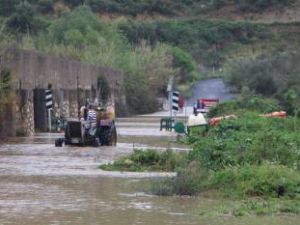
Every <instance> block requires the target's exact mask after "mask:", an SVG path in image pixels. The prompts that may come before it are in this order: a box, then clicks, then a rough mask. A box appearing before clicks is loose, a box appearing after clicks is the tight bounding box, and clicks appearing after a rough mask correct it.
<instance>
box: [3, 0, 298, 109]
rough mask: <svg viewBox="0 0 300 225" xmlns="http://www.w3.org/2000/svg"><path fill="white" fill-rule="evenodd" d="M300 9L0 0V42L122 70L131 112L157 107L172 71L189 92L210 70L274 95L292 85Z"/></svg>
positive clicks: (263, 2) (272, 0) (264, 2)
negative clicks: (269, 88)
mask: <svg viewBox="0 0 300 225" xmlns="http://www.w3.org/2000/svg"><path fill="white" fill-rule="evenodd" d="M298 9H300V1H298V0H285V1H284V0H239V1H238V0H229V1H224V0H212V1H207V0H194V1H192V0H172V1H171V0H140V1H134V0H126V1H125V0H28V1H19V0H0V16H1V17H0V24H1V43H0V44H2V46H7V45H11V44H14V45H17V46H19V47H20V48H24V49H31V50H38V51H42V52H46V53H49V54H54V55H58V56H62V57H69V58H74V59H77V60H81V61H84V62H88V63H91V64H96V65H97V64H101V65H106V66H110V67H113V68H116V69H119V70H121V71H122V72H124V73H125V74H126V76H127V77H128V79H126V82H127V83H125V84H124V85H125V87H124V88H125V89H126V92H127V98H128V99H127V100H128V102H129V104H130V106H131V108H132V112H134V113H136V112H139V113H146V112H150V111H155V110H156V109H157V107H158V104H157V102H156V101H155V100H154V99H155V96H163V95H164V93H165V87H166V83H167V80H168V77H169V76H170V75H174V76H175V78H176V79H175V80H176V83H177V88H178V89H179V90H180V91H182V92H183V93H185V94H186V95H188V94H189V87H190V86H191V85H192V84H193V82H194V81H195V80H197V79H202V78H204V77H209V76H224V77H226V79H228V80H229V81H230V82H231V83H232V84H234V85H236V86H237V87H238V89H239V90H242V88H243V87H247V88H250V89H251V90H252V91H255V92H258V93H261V94H266V93H265V92H264V91H263V92H262V91H260V90H261V89H264V88H260V87H257V85H258V83H259V84H260V85H261V84H263V85H262V86H266V87H267V86H268V84H269V83H270V82H271V83H272V84H273V83H274V88H272V91H270V92H267V93H268V95H269V96H273V97H274V96H276V95H281V94H282V92H284V91H287V90H288V89H289V87H290V85H289V84H290V83H294V82H293V81H291V80H289V79H292V80H294V79H296V78H297V76H298V75H297V71H298V66H297V65H290V64H288V63H286V62H285V60H286V59H288V58H290V57H292V58H293V57H296V58H298V54H296V53H297V51H298V49H299V44H298V43H299V39H300V30H299V23H298V21H300V13H298ZM276 56H278V58H274V57H276ZM278 60H279V61H278ZM280 60H281V61H280ZM237 62H238V63H237ZM264 62H267V63H266V64H269V66H270V68H274V66H272V64H273V63H275V62H276V63H277V64H276V65H278V63H279V65H282V66H279V68H280V73H279V74H278V75H276V76H277V77H276V78H274V77H275V75H274V72H273V71H272V70H271V69H269V70H261V68H260V67H259V66H258V65H260V64H264ZM246 64H247V68H248V71H252V73H253V71H257V70H260V71H259V73H258V74H260V76H266V77H267V79H264V80H261V79H260V81H259V82H257V77H256V76H252V74H248V73H247V72H248V71H244V68H241V67H239V66H240V65H244V66H245V65H246ZM198 68H200V70H199V69H198ZM299 69H300V68H299ZM261 71H263V72H261ZM271 71H272V72H271ZM238 73H241V74H248V77H246V78H245V77H242V76H237V75H236V74H238ZM271 73H272V74H271ZM291 74H292V75H291ZM282 75H289V78H287V79H288V82H285V86H284V87H282V85H281V82H280V80H282V79H279V78H280V77H281V76H282ZM291 77H293V78H291ZM264 82H265V83H266V84H265V85H264ZM153 90H154V91H153ZM141 96H143V98H144V99H143V98H141ZM141 99H143V101H142V100H141ZM145 99H146V102H148V103H149V104H143V103H144V102H145ZM141 104H142V105H145V107H144V108H143V107H140V106H137V105H141Z"/></svg>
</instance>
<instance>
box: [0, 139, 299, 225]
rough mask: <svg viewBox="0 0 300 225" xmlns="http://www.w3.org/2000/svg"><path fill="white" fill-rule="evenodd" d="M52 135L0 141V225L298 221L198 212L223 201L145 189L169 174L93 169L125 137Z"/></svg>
mask: <svg viewBox="0 0 300 225" xmlns="http://www.w3.org/2000/svg"><path fill="white" fill-rule="evenodd" d="M58 136H59V134H51V135H50V134H40V135H36V136H35V137H34V138H21V139H17V140H13V139H12V140H10V141H9V142H8V143H7V144H4V145H1V146H0V187H1V188H0V224H1V225H2V224H3V225H6V224H7V225H9V224H21V225H23V224H24V225H27V224H28V225H40V224H72V225H75V224H93V225H94V224H101V225H139V224H144V225H152V224H187V225H189V224H200V225H209V224H212V225H214V224H215V225H217V224H228V225H229V224H285V225H286V224H300V223H299V219H300V218H299V217H296V216H272V217H253V218H252V217H243V218H235V217H232V216H229V217H228V216H224V215H216V216H213V217H210V216H208V217H206V216H204V217H203V216H200V215H199V212H200V211H202V210H207V211H208V212H209V209H210V207H216V206H218V205H220V204H221V203H222V202H220V200H214V199H211V198H209V197H198V198H189V197H175V196H174V197H158V196H153V195H150V194H147V192H145V184H146V181H148V180H149V179H150V178H151V177H158V176H174V174H172V173H169V174H168V173H166V174H165V173H121V172H113V173H111V172H104V171H101V170H100V169H98V166H99V165H100V164H102V163H106V162H109V161H111V160H114V159H116V158H117V157H119V156H121V155H125V154H128V153H130V152H131V151H132V146H131V143H119V144H118V145H117V146H116V147H100V148H93V147H84V148H80V147H69V146H64V147H62V148H55V147H54V144H53V142H54V138H56V137H58ZM147 138H150V139H151V137H146V136H145V137H144V140H146V139H147ZM165 138H167V137H165ZM139 140H141V141H142V139H139ZM148 141H149V140H148ZM16 142H17V143H16ZM155 142H156V140H155ZM136 145H137V147H147V144H143V143H142V144H138V143H136ZM183 150H184V149H183Z"/></svg>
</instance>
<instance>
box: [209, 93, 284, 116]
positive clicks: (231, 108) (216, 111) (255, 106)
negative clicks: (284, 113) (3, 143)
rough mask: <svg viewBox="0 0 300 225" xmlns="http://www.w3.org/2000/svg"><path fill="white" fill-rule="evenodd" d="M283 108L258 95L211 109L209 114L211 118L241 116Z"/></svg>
mask: <svg viewBox="0 0 300 225" xmlns="http://www.w3.org/2000/svg"><path fill="white" fill-rule="evenodd" d="M281 109H282V108H281V107H280V106H279V105H278V102H277V101H276V100H273V99H266V98H264V97H262V96H258V95H247V96H240V97H239V98H238V99H236V100H234V101H227V102H222V103H220V104H218V105H217V106H215V107H213V108H211V110H210V111H209V113H208V116H209V117H215V116H222V115H228V114H237V113H238V114H239V113H241V112H244V111H252V112H257V113H270V112H274V111H279V110H281Z"/></svg>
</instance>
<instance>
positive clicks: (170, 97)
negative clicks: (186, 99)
mask: <svg viewBox="0 0 300 225" xmlns="http://www.w3.org/2000/svg"><path fill="white" fill-rule="evenodd" d="M173 81H174V77H173V76H170V78H169V82H168V87H167V92H168V96H169V109H170V118H171V119H172V91H173Z"/></svg>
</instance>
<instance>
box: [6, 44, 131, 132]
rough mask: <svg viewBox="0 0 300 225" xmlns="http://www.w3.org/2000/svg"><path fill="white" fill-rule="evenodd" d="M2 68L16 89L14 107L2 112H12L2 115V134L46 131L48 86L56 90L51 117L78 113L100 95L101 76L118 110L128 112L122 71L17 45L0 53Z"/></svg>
mask: <svg viewBox="0 0 300 225" xmlns="http://www.w3.org/2000/svg"><path fill="white" fill-rule="evenodd" d="M0 68H2V69H3V68H5V69H7V70H8V71H9V72H10V74H11V77H12V89H13V90H14V91H13V92H14V98H13V99H14V100H13V104H11V105H12V108H9V107H8V106H5V113H3V115H7V116H8V115H9V119H8V120H6V119H5V118H2V121H4V122H2V126H1V127H0V136H1V134H2V136H3V135H4V136H5V135H9V136H14V135H18V134H19V135H26V136H30V135H33V134H34V132H35V131H41V132H43V131H47V110H46V106H45V104H46V103H45V90H46V89H47V88H48V87H49V86H51V89H52V92H53V103H54V104H53V111H52V117H60V116H63V117H65V118H69V117H78V110H79V107H80V106H81V105H83V104H84V103H85V102H86V101H87V100H89V101H93V100H94V99H96V98H100V99H101V96H99V93H100V92H101V90H99V85H97V82H98V81H99V80H98V78H99V76H102V78H103V77H104V79H106V83H108V84H109V87H110V95H109V96H110V98H109V102H110V103H111V104H113V105H114V106H115V107H116V111H117V112H123V113H125V110H123V109H124V108H125V107H124V106H125V96H124V94H123V91H122V84H123V74H122V73H121V72H120V71H117V70H114V69H111V68H107V67H102V66H93V65H88V64H84V63H81V62H79V61H76V60H70V59H66V58H62V57H55V56H49V55H47V54H43V53H39V52H35V51H29V50H19V49H15V48H10V49H7V50H6V51H5V53H4V54H3V55H2V56H1V61H0ZM101 80H103V79H101ZM2 107H4V106H2ZM3 115H2V117H3ZM7 127H9V128H10V129H9V130H8V129H7Z"/></svg>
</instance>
